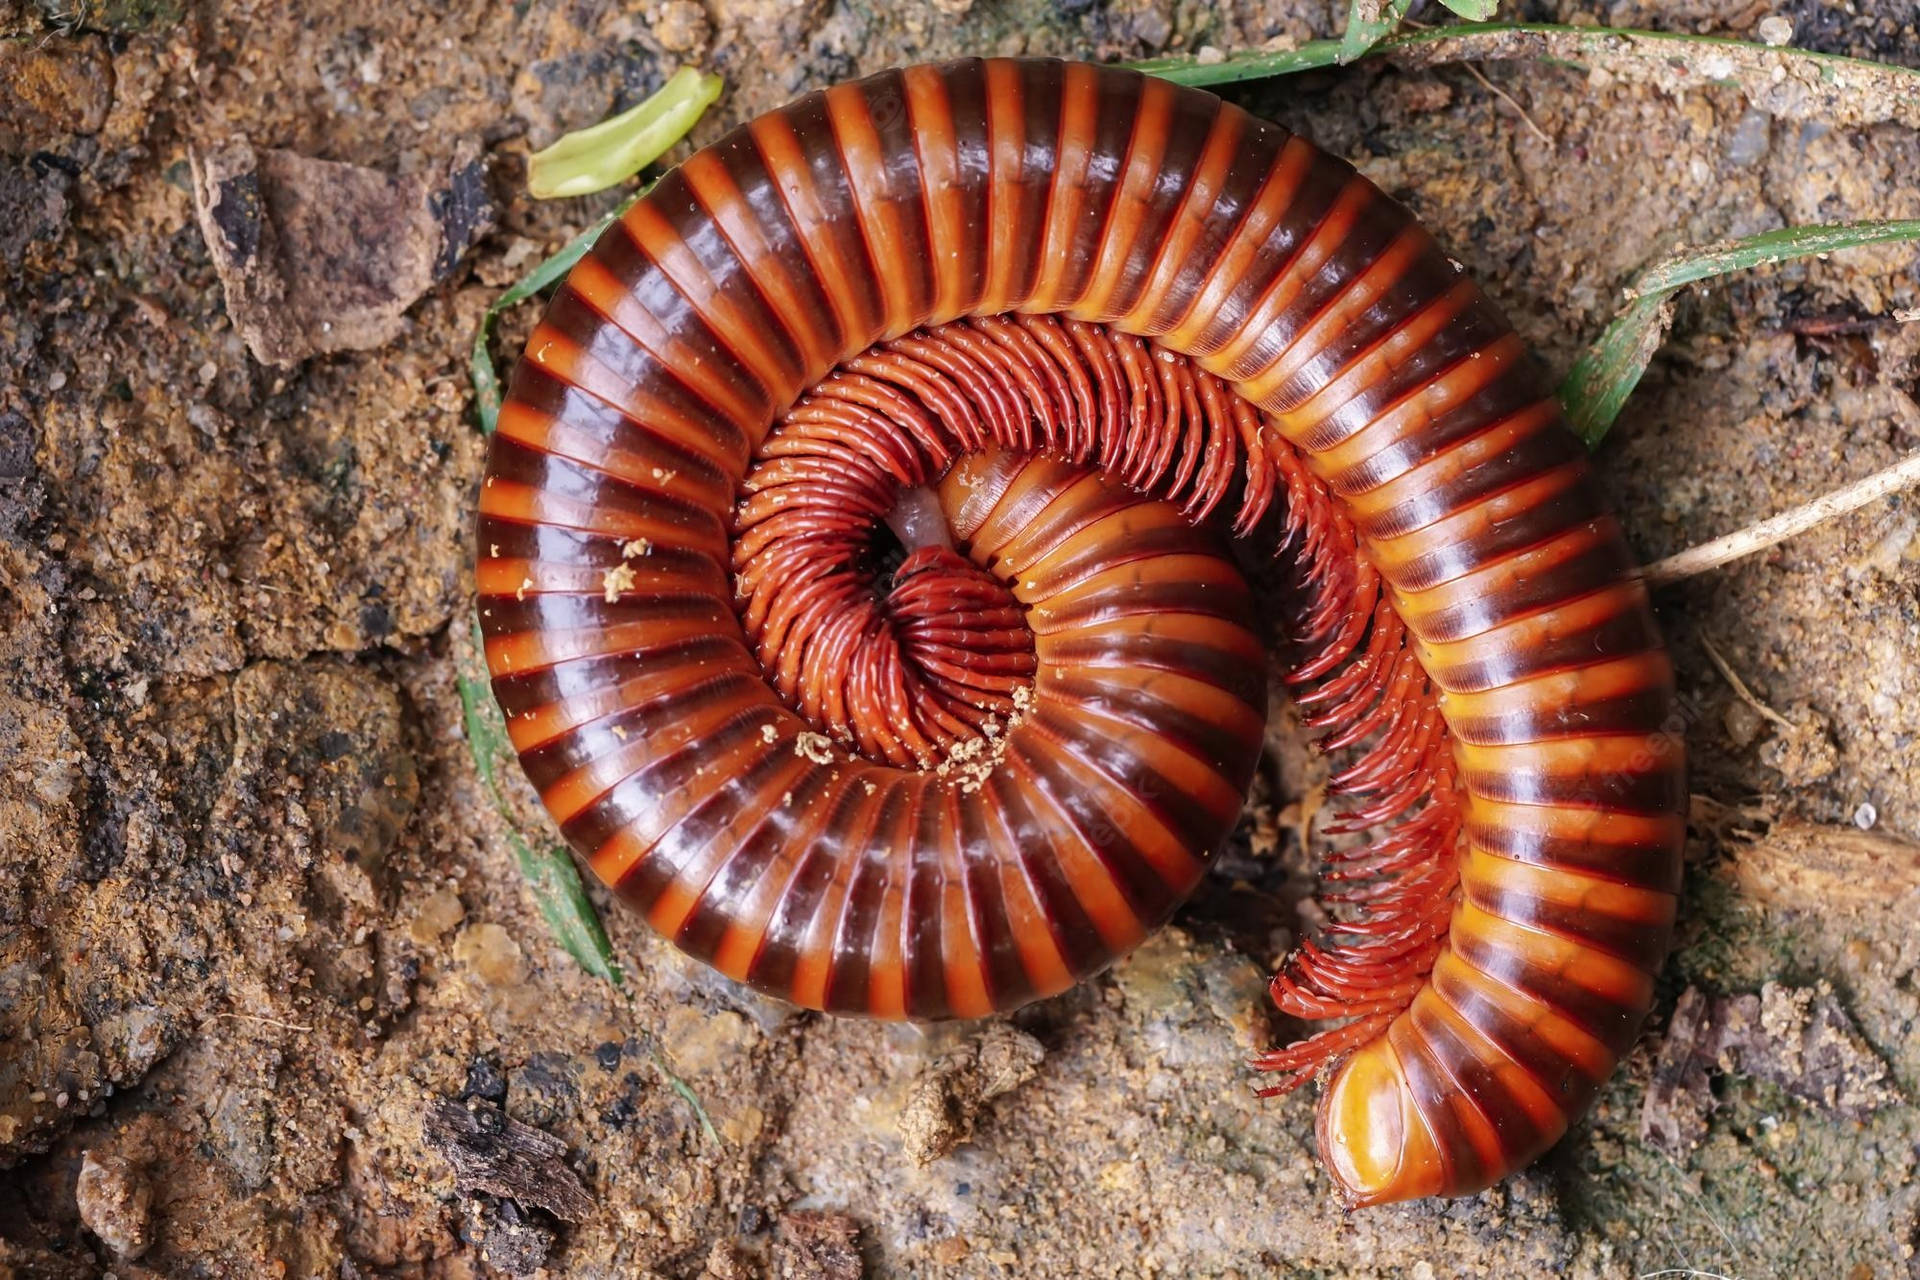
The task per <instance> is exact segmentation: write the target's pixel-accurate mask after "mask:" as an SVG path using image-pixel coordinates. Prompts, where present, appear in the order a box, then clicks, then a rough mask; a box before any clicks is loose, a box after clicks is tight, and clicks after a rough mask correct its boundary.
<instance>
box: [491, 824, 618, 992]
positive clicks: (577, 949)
mask: <svg viewBox="0 0 1920 1280" xmlns="http://www.w3.org/2000/svg"><path fill="white" fill-rule="evenodd" d="M507 845H508V847H509V848H511V849H512V850H513V860H514V862H515V863H517V864H518V865H519V867H520V875H521V877H522V878H524V879H525V880H526V882H527V888H528V889H530V890H532V892H533V901H534V905H535V906H537V907H538V908H539V909H540V916H541V918H542V919H543V920H545V921H546V922H547V932H549V933H551V934H552V935H553V940H554V941H555V942H557V943H559V944H560V946H561V949H562V950H564V951H565V952H566V953H567V954H568V955H570V956H572V957H573V958H574V960H575V961H576V962H578V964H579V965H580V967H581V968H582V969H585V970H586V971H587V972H588V973H590V974H592V975H593V976H594V977H596V978H599V979H600V980H601V981H602V982H606V983H608V984H610V985H612V986H615V987H618V986H622V985H624V984H625V982H626V975H625V974H624V973H622V972H621V971H620V964H619V962H618V961H617V960H615V959H614V958H613V944H612V943H611V942H609V941H607V930H606V927H605V926H604V925H602V924H601V923H600V915H599V913H598V912H596V911H595V910H594V909H593V900H592V899H590V898H588V897H587V887H586V886H585V885H584V884H582V883H580V869H579V868H578V867H576V866H575V865H574V863H573V855H572V854H570V853H568V852H567V851H566V850H565V849H564V848H562V847H560V846H559V845H553V844H541V845H539V846H535V845H534V844H532V843H530V842H529V841H528V840H527V838H526V837H525V836H523V835H521V834H520V833H519V832H518V831H516V830H514V829H513V828H511V827H509V828H508V829H507Z"/></svg>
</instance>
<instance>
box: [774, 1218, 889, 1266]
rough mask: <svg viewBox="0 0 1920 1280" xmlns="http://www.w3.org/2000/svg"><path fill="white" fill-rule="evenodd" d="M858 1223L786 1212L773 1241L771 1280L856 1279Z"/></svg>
mask: <svg viewBox="0 0 1920 1280" xmlns="http://www.w3.org/2000/svg"><path fill="white" fill-rule="evenodd" d="M859 1240H860V1224H859V1223H857V1222H855V1221H854V1220H853V1219H852V1218H849V1217H848V1216H847V1215H846V1214H844V1213H790V1214H788V1215H787V1216H786V1217H784V1218H782V1219H781V1220H780V1227H779V1231H778V1233H777V1234H776V1235H775V1236H774V1242H773V1276H774V1280H860V1277H861V1276H863V1275H865V1274H866V1264H865V1263H863V1262H862V1261H861V1259H860V1245H859Z"/></svg>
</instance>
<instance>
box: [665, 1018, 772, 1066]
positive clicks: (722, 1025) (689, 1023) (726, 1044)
mask: <svg viewBox="0 0 1920 1280" xmlns="http://www.w3.org/2000/svg"><path fill="white" fill-rule="evenodd" d="M661 1039H662V1043H663V1044H664V1045H665V1046H666V1050H667V1056H668V1057H670V1058H672V1059H673V1064H674V1066H676V1067H678V1068H679V1069H680V1070H682V1071H684V1072H686V1073H687V1074H688V1075H692V1076H702V1075H707V1074H709V1073H711V1072H713V1071H715V1070H718V1069H722V1068H725V1067H726V1066H728V1065H729V1064H731V1063H732V1062H733V1061H735V1059H737V1058H738V1057H739V1056H740V1055H741V1054H743V1053H745V1052H746V1051H747V1049H748V1048H749V1047H751V1046H752V1044H753V1042H754V1041H755V1040H756V1039H758V1037H757V1036H756V1035H755V1034H754V1030H753V1024H752V1023H750V1022H748V1021H747V1020H746V1019H745V1018H743V1017H741V1016H740V1015H739V1014H737V1013H735V1012H734V1011H733V1010H731V1009H721V1010H719V1011H717V1012H714V1013H707V1012H704V1011H703V1010H700V1009H694V1008H689V1007H687V1006H685V1005H681V1006H678V1007H676V1008H674V1009H672V1010H670V1011H668V1013H667V1019H666V1026H665V1027H664V1028H663V1029H662V1032H661Z"/></svg>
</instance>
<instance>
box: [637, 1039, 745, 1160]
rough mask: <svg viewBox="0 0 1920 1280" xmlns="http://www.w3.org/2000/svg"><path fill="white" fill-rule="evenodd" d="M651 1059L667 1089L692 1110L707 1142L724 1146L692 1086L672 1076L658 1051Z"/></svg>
mask: <svg viewBox="0 0 1920 1280" xmlns="http://www.w3.org/2000/svg"><path fill="white" fill-rule="evenodd" d="M652 1057H653V1068H654V1070H656V1071H658V1072H659V1073H660V1078H661V1079H663V1080H665V1081H666V1082H667V1087H668V1088H669V1089H672V1090H673V1091H674V1092H675V1093H677V1094H679V1095H680V1100H681V1101H682V1102H685V1103H686V1104H687V1105H688V1106H690V1107H692V1108H693V1114H694V1115H695V1116H696V1117H697V1118H698V1119H699V1121H700V1129H701V1131H702V1132H703V1133H705V1134H706V1135H707V1141H709V1142H711V1143H713V1145H714V1146H716V1147H724V1146H726V1145H727V1144H726V1143H725V1142H724V1141H722V1140H721V1137H720V1131H719V1130H718V1129H716V1128H714V1127H713V1117H712V1116H709V1115H708V1114H707V1109H706V1108H705V1107H703V1106H701V1105H700V1095H699V1094H697V1093H695V1092H694V1091H693V1086H692V1085H690V1084H688V1083H687V1082H686V1081H685V1080H682V1079H681V1078H680V1077H679V1076H677V1075H675V1074H674V1072H673V1068H672V1067H669V1066H668V1065H667V1060H666V1059H665V1058H663V1057H661V1056H660V1051H659V1050H658V1049H655V1050H654V1051H653V1053H652Z"/></svg>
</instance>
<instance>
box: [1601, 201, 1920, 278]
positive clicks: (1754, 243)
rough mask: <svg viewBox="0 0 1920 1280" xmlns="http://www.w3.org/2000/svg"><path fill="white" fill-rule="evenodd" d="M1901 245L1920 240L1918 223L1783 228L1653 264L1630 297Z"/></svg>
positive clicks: (1864, 223)
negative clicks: (1878, 246) (1789, 263)
mask: <svg viewBox="0 0 1920 1280" xmlns="http://www.w3.org/2000/svg"><path fill="white" fill-rule="evenodd" d="M1903 240H1920V218H1908V219H1905V220H1893V221H1887V222H1842V223H1832V224H1828V225H1824V226H1815V227H1782V228H1780V229H1779V230H1778V231H1763V232H1761V233H1760V234H1759V235H1756V236H1748V237H1747V238H1746V239H1744V240H1736V241H1734V242H1732V243H1731V244H1725V245H1713V246H1710V247H1708V248H1705V249H1700V250H1695V251H1693V252H1691V253H1685V254H1679V255H1676V256H1674V257H1672V258H1669V259H1667V260H1666V261H1665V262H1661V263H1657V264H1656V265H1654V266H1652V267H1649V268H1647V269H1646V270H1645V271H1643V272H1641V273H1640V276H1639V278H1638V279H1637V280H1635V281H1634V282H1633V289H1632V293H1633V294H1634V295H1638V296H1645V295H1647V294H1652V293H1670V292H1672V291H1673V290H1675V289H1678V288H1680V287H1681V286H1682V285H1689V284H1693V283H1695V282H1696V281H1700V280H1707V279H1710V278H1712V277H1713V276H1721V275H1726V274H1727V273H1728V272H1732V271H1745V270H1747V269H1749V268H1751V267H1764V266H1770V265H1772V264H1773V263H1776V262H1787V261H1790V260H1792V259H1794V258H1809V257H1814V256H1817V255H1819V254H1823V253H1832V252H1834V251H1835V250H1838V249H1858V248H1861V247H1862V246H1865V245H1870V244H1891V243H1897V242H1899V241H1903Z"/></svg>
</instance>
